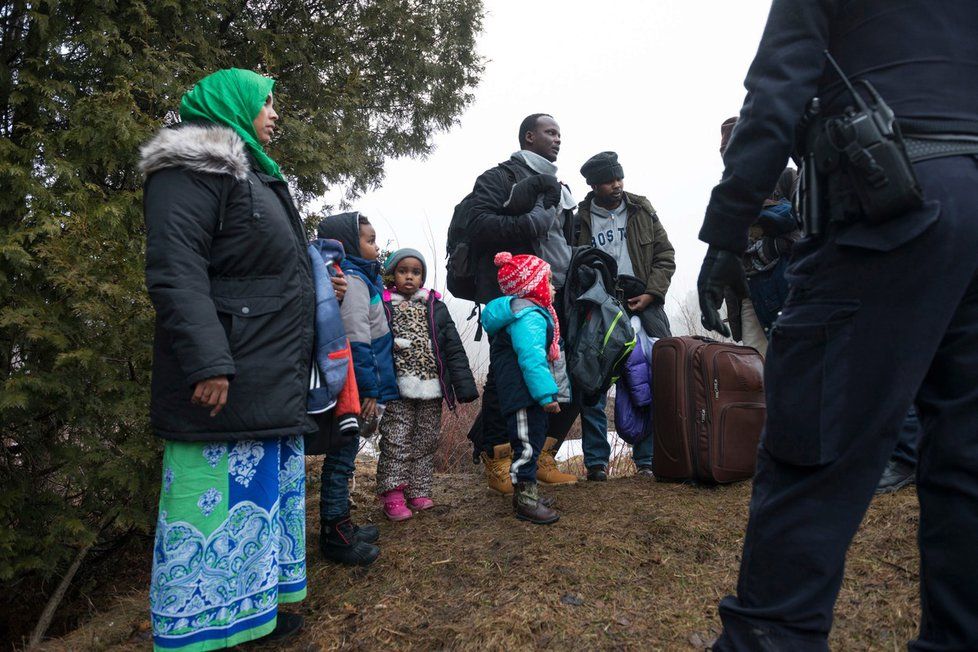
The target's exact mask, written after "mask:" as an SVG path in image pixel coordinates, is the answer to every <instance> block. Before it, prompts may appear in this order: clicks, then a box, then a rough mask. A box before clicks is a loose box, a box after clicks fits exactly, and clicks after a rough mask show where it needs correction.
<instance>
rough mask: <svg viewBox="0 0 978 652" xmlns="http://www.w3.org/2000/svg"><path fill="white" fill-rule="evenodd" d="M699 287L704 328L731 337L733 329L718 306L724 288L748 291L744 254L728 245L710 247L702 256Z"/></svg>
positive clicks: (701, 318)
mask: <svg viewBox="0 0 978 652" xmlns="http://www.w3.org/2000/svg"><path fill="white" fill-rule="evenodd" d="M696 287H697V290H699V295H700V312H701V313H702V314H701V315H700V321H701V322H702V323H703V326H704V327H705V328H708V329H709V330H711V331H716V332H717V333H720V334H721V335H723V336H724V337H730V329H729V328H727V325H726V324H724V323H723V321H722V320H721V319H720V313H719V312H718V309H719V308H720V304H721V303H723V290H724V288H726V287H730V288H733V289H734V291H736V292H738V293H740V294H742V295H743V294H746V293H747V278H746V276H745V275H744V266H743V263H742V262H741V255H740V254H738V253H734V252H732V251H727V250H725V249H717V248H716V247H710V248H709V249H708V250H707V252H706V257H705V258H704V259H703V266H702V267H701V268H700V275H699V278H698V279H697V280H696Z"/></svg>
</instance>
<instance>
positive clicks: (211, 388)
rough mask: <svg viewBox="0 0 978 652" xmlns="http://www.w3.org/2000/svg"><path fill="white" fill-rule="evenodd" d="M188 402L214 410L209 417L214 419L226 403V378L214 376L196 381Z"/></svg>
mask: <svg viewBox="0 0 978 652" xmlns="http://www.w3.org/2000/svg"><path fill="white" fill-rule="evenodd" d="M190 402H191V403H193V404H194V405H199V406H201V407H209V408H214V409H213V410H211V416H212V417H216V416H217V413H218V412H220V411H221V410H222V409H223V408H224V406H225V405H227V402H228V377H227V376H214V377H213V378H205V379H204V380H200V381H197V384H196V385H195V386H194V395H193V396H191V397H190Z"/></svg>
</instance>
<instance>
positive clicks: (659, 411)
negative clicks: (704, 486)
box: [652, 337, 764, 484]
mask: <svg viewBox="0 0 978 652" xmlns="http://www.w3.org/2000/svg"><path fill="white" fill-rule="evenodd" d="M652 397H653V406H654V407H653V411H652V415H653V416H652V419H653V424H654V430H653V442H652V446H653V455H652V468H653V472H654V473H655V476H656V477H657V478H661V479H663V480H676V481H682V480H694V481H696V482H703V483H709V484H714V483H726V482H735V481H737V480H744V479H747V478H750V477H751V476H753V475H754V465H755V462H756V458H757V445H758V442H759V441H760V437H761V429H762V428H763V426H764V360H763V358H762V357H761V354H760V353H758V352H757V351H756V350H755V349H753V348H751V347H747V346H737V345H735V344H727V343H722V342H717V341H715V340H711V339H708V338H705V337H667V338H663V339H661V340H659V341H658V342H656V343H655V346H654V347H653V349H652Z"/></svg>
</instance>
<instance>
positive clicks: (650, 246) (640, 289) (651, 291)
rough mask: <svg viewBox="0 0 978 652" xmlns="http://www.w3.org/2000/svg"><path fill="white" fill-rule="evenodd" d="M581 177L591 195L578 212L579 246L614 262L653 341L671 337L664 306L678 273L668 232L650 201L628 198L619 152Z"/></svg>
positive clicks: (593, 161) (596, 161) (604, 155)
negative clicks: (610, 258) (593, 248)
mask: <svg viewBox="0 0 978 652" xmlns="http://www.w3.org/2000/svg"><path fill="white" fill-rule="evenodd" d="M581 174H583V175H584V178H585V179H586V180H587V183H588V185H590V186H591V192H589V193H588V195H587V197H585V198H584V201H582V202H581V203H580V204H579V205H578V207H577V220H578V223H579V224H580V236H579V237H578V241H577V244H579V245H591V246H593V247H597V248H598V249H601V250H603V251H606V252H608V253H609V254H611V256H612V257H614V259H615V260H616V261H617V262H618V274H619V276H620V277H621V278H620V282H619V287H621V288H622V289H623V290H624V291H625V295H626V299H627V304H628V309H629V311H630V312H632V313H633V314H637V315H639V316H640V317H641V318H642V326H643V328H644V329H645V331H646V333H648V335H649V336H650V337H669V335H670V332H669V322H668V319H666V316H665V310H664V309H663V306H664V304H665V301H666V293H667V292H668V291H669V283H670V282H671V281H672V275H673V273H675V271H676V251H675V249H673V248H672V244H671V243H670V242H669V236H668V235H666V229H665V227H663V226H662V222H660V221H659V216H658V215H657V214H656V212H655V209H654V208H652V204H650V203H649V200H648V199H646V198H645V197H642V196H640V195H635V194H632V193H630V192H625V190H624V183H623V178H624V171H623V169H622V166H621V164H620V163H619V162H618V155H617V154H615V153H614V152H601V153H600V154H596V155H595V156H592V157H591V158H590V159H588V161H587V162H586V163H585V164H584V166H583V167H582V168H581ZM650 308H651V310H650ZM646 313H652V314H648V315H646Z"/></svg>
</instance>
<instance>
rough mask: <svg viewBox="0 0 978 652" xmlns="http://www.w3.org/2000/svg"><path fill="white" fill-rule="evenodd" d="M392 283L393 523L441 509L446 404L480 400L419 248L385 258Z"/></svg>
mask: <svg viewBox="0 0 978 652" xmlns="http://www.w3.org/2000/svg"><path fill="white" fill-rule="evenodd" d="M384 266H385V269H386V271H387V274H388V275H389V276H392V277H393V283H392V284H389V286H388V289H387V290H386V291H385V292H384V307H385V309H386V312H387V320H388V321H389V322H390V327H391V332H392V333H393V335H394V370H395V373H396V376H397V387H398V390H399V392H400V395H401V398H400V399H398V400H396V401H391V402H389V403H388V404H387V408H386V410H385V411H384V416H383V417H382V418H381V421H380V428H379V430H380V435H381V436H380V459H379V460H378V462H377V493H378V494H380V499H381V501H382V502H383V505H384V513H385V514H386V515H387V517H388V518H389V519H391V520H392V521H403V520H405V519H408V518H411V516H413V512H412V511H411V510H415V511H420V510H424V509H429V508H431V507H434V502H433V501H432V500H431V490H432V483H433V476H434V471H435V467H434V461H435V451H436V450H437V449H438V440H439V439H440V437H441V409H442V408H441V404H442V401H443V400H444V401H445V403H446V404H447V405H448V408H449V409H450V410H454V409H455V402H456V401H459V402H461V403H468V402H470V401H474V400H475V399H477V398H478V397H479V392H478V390H476V387H475V380H474V379H473V377H472V370H471V369H469V359H468V356H466V355H465V349H464V348H463V347H462V340H461V339H460V338H459V336H458V331H457V330H456V329H455V323H454V322H453V321H452V317H451V315H450V314H449V313H448V308H447V306H445V304H444V303H443V302H442V301H441V297H440V296H439V294H438V293H437V292H435V291H434V290H428V289H425V288H424V287H423V285H424V281H425V276H426V274H427V267H426V265H425V260H424V256H422V255H421V253H420V252H418V251H416V250H414V249H399V250H397V251H395V252H394V253H392V254H391V255H390V256H389V257H388V258H387V261H386V263H385V265H384Z"/></svg>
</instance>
